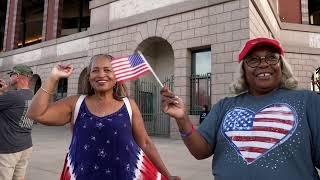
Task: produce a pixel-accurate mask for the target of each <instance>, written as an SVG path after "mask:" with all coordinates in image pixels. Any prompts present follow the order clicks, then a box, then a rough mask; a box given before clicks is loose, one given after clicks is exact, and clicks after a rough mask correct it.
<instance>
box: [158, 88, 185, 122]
mask: <svg viewBox="0 0 320 180" xmlns="http://www.w3.org/2000/svg"><path fill="white" fill-rule="evenodd" d="M161 95H162V111H163V112H164V113H166V114H168V115H170V116H172V117H174V118H175V119H181V118H184V117H186V116H187V113H186V110H185V106H184V103H183V101H182V100H181V99H180V98H179V97H178V96H176V95H175V94H174V93H173V92H172V91H170V90H169V88H168V87H164V88H162V89H161Z"/></svg>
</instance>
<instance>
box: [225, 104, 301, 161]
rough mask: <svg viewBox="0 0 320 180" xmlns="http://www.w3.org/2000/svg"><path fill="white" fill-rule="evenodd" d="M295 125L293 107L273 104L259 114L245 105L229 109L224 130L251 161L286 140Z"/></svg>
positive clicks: (241, 153) (246, 158) (239, 151)
mask: <svg viewBox="0 0 320 180" xmlns="http://www.w3.org/2000/svg"><path fill="white" fill-rule="evenodd" d="M295 127H296V116H295V113H294V112H293V111H292V110H291V108H289V106H288V105H286V104H273V105H270V106H267V107H266V108H264V109H262V110H261V111H259V112H257V113H254V112H252V111H250V110H248V109H242V108H235V109H233V110H232V111H229V112H228V113H227V115H226V116H225V119H224V122H223V127H222V131H223V133H224V134H225V136H226V137H227V139H228V140H229V141H230V142H231V144H232V146H233V147H235V149H236V150H237V152H238V154H239V155H240V156H242V158H243V159H244V160H245V161H246V162H247V163H248V164H250V163H252V162H254V161H255V160H257V159H258V158H260V157H261V156H263V155H264V154H265V153H267V152H269V151H270V150H271V149H273V148H275V147H276V146H277V145H279V144H281V143H283V142H285V141H286V140H287V138H289V137H290V136H291V134H292V133H293V131H294V129H295Z"/></svg>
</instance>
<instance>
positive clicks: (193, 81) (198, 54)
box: [190, 49, 211, 115]
mask: <svg viewBox="0 0 320 180" xmlns="http://www.w3.org/2000/svg"><path fill="white" fill-rule="evenodd" d="M190 85H191V86H190V87H191V91H190V92H191V97H190V101H191V102H190V105H191V106H190V114H191V115H199V114H200V112H201V106H203V105H208V106H209V107H210V106H211V50H210V49H205V50H200V51H193V52H192V60H191V77H190Z"/></svg>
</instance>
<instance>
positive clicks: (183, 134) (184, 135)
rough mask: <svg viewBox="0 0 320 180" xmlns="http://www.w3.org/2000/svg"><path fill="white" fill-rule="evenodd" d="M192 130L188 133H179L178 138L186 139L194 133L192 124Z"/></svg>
mask: <svg viewBox="0 0 320 180" xmlns="http://www.w3.org/2000/svg"><path fill="white" fill-rule="evenodd" d="M191 128H192V129H191V132H188V133H182V132H180V136H181V137H188V136H190V135H191V134H192V133H193V132H194V131H195V128H194V126H193V124H192V127H191Z"/></svg>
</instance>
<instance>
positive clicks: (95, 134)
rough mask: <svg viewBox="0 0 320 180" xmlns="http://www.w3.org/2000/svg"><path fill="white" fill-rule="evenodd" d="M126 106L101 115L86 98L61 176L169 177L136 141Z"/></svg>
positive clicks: (102, 179) (105, 179) (106, 179)
mask: <svg viewBox="0 0 320 180" xmlns="http://www.w3.org/2000/svg"><path fill="white" fill-rule="evenodd" d="M127 102H129V101H127ZM126 106H127V105H126V103H125V104H124V105H123V106H122V107H121V108H120V109H119V110H118V111H116V112H114V113H112V114H110V115H107V116H104V117H98V116H96V115H94V114H92V113H91V112H90V111H89V109H88V107H87V106H86V103H85V101H82V103H81V106H80V109H79V113H78V116H77V118H76V121H75V124H74V128H73V136H72V140H71V144H70V147H69V153H68V155H67V158H66V163H65V168H64V175H63V176H64V177H63V178H61V179H64V180H66V179H71V180H72V179H74V180H133V179H137V180H138V179H139V180H167V178H166V177H164V176H162V175H161V174H160V173H159V171H158V170H157V169H156V167H155V166H154V165H153V164H152V162H151V161H150V160H149V159H148V157H147V156H146V155H145V154H144V153H143V151H142V150H141V148H140V147H139V146H138V145H137V144H136V142H135V140H134V138H133V135H132V126H131V121H130V115H129V113H128V109H129V111H131V107H129V108H127V107H126ZM129 106H130V103H129ZM130 113H131V112H130ZM61 177H62V176H61Z"/></svg>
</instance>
